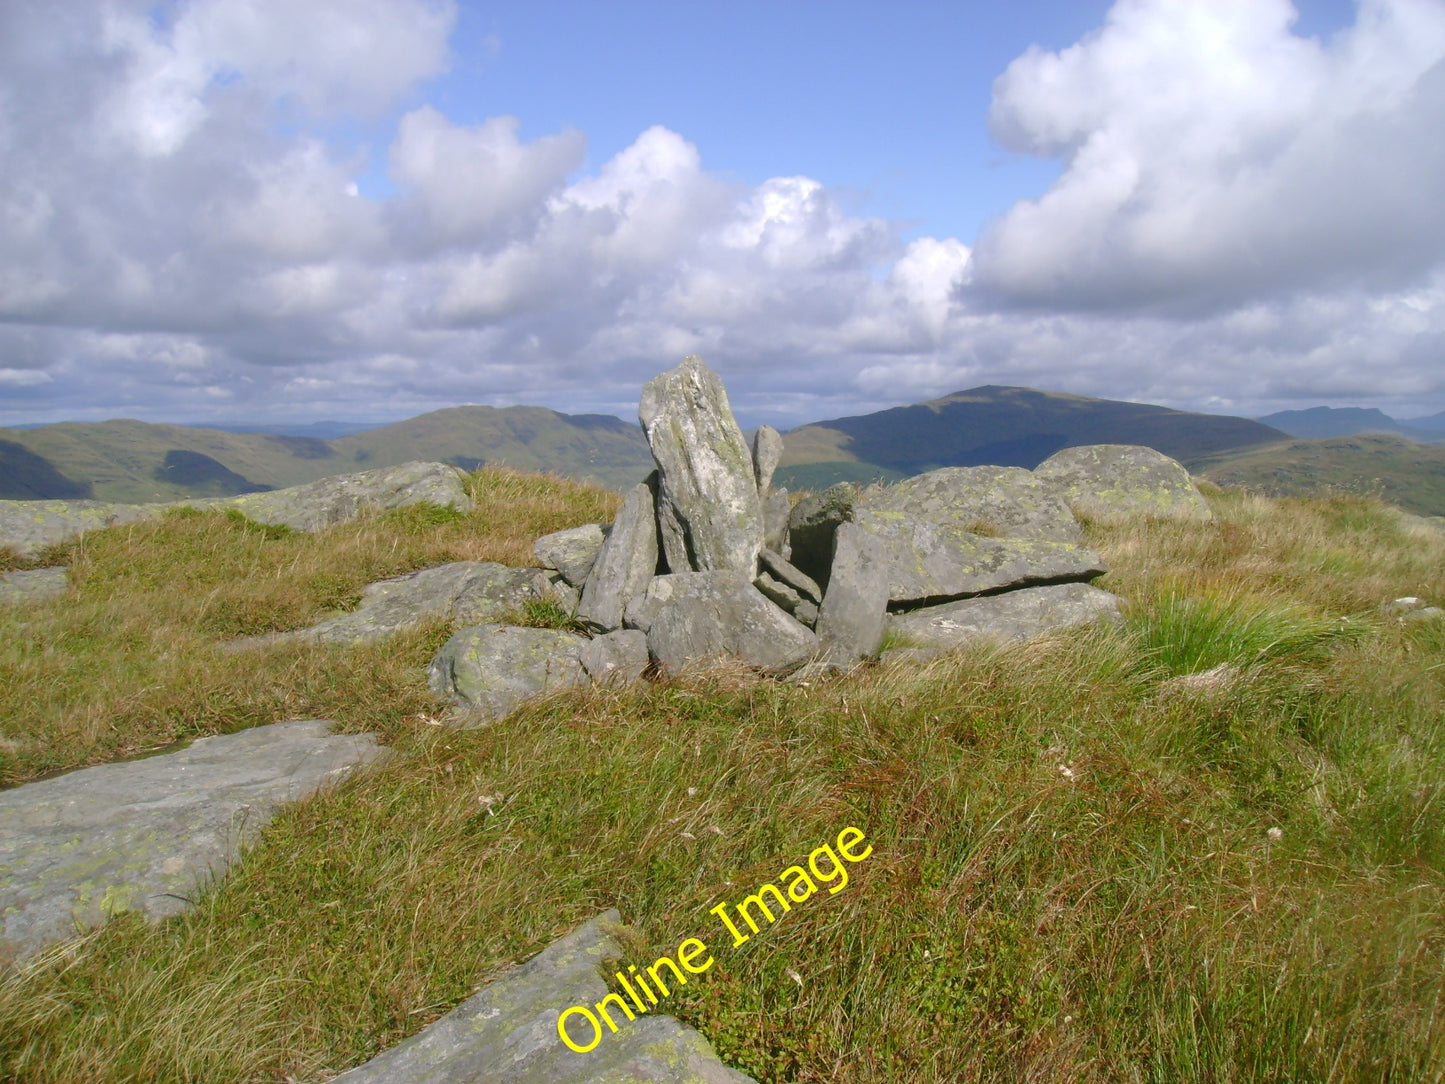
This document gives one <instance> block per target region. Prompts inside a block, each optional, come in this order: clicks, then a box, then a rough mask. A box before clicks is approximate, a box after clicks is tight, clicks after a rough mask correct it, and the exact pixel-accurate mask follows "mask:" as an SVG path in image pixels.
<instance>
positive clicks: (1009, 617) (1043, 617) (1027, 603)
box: [888, 583, 1119, 647]
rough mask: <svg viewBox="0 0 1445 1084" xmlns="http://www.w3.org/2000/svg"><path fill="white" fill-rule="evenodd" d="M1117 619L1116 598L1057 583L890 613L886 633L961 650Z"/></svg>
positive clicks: (909, 642) (1087, 586)
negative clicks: (979, 644)
mask: <svg viewBox="0 0 1445 1084" xmlns="http://www.w3.org/2000/svg"><path fill="white" fill-rule="evenodd" d="M1118 616H1119V599H1118V598H1117V597H1116V596H1114V595H1111V594H1110V593H1109V592H1108V591H1104V590H1101V589H1100V588H1097V587H1094V586H1091V585H1090V584H1087V583H1062V584H1051V585H1049V586H1046V587H1030V588H1025V589H1023V590H1020V591H1008V592H1005V593H1004V594H1001V595H989V596H986V597H984V598H970V599H963V600H962V601H959V602H949V603H945V604H944V605H942V606H928V607H925V608H923V609H921V610H912V611H910V612H908V613H901V614H893V615H892V616H890V617H889V618H888V631H889V632H890V633H892V634H893V635H894V636H895V637H897V638H898V639H900V640H902V641H904V642H905V643H906V644H907V645H908V646H914V647H962V646H964V645H966V644H972V643H976V642H978V641H981V640H1025V639H1030V638H1032V637H1035V636H1042V635H1043V634H1045V633H1048V632H1054V631H1057V630H1059V629H1066V628H1073V627H1074V626H1076V625H1086V624H1090V623H1092V622H1094V621H1099V620H1110V619H1117V618H1118Z"/></svg>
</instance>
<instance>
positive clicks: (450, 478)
mask: <svg viewBox="0 0 1445 1084" xmlns="http://www.w3.org/2000/svg"><path fill="white" fill-rule="evenodd" d="M421 502H427V503H430V504H439V505H447V506H450V507H452V508H455V509H457V510H458V511H462V512H469V511H471V508H472V500H471V498H470V497H468V496H467V491H466V489H465V488H464V487H463V485H462V472H461V471H459V470H458V469H457V468H456V467H452V466H448V465H447V464H446V463H420V462H412V463H403V464H401V465H400V466H397V467H382V468H380V469H378V470H367V471H360V472H358V473H356V474H338V475H336V476H335V477H332V478H322V479H320V480H318V481H315V482H308V483H306V484H305V485H300V486H289V487H287V488H286V489H273V490H271V491H270V492H268V493H247V494H244V495H242V496H240V497H224V498H216V499H212V500H200V501H197V500H191V501H182V502H180V503H181V504H187V505H190V506H191V507H193V508H235V509H238V510H239V511H240V512H242V513H244V514H245V515H246V516H248V517H249V518H251V519H253V520H255V521H256V522H257V523H272V524H283V525H285V526H287V527H291V528H294V529H295V530H298V531H319V530H321V529H322V528H325V527H330V526H333V525H335V524H337V523H345V522H347V521H348V520H352V519H355V518H356V517H357V516H359V515H360V514H361V513H362V512H364V511H367V510H374V511H386V510H387V509H391V508H400V507H402V506H404V505H408V504H418V503H421Z"/></svg>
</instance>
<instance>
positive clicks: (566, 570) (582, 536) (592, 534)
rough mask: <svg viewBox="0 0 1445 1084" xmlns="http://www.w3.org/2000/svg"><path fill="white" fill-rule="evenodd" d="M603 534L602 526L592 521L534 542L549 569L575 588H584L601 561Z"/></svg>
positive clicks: (539, 557) (535, 551)
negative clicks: (593, 569) (593, 568)
mask: <svg viewBox="0 0 1445 1084" xmlns="http://www.w3.org/2000/svg"><path fill="white" fill-rule="evenodd" d="M603 537H604V536H603V534H602V528H601V527H600V526H598V525H597V524H595V523H588V524H585V525H583V526H581V527H573V528H571V529H569V530H566V531H554V532H553V533H551V534H544V535H543V536H542V537H541V538H539V539H537V541H536V542H534V543H533V544H532V552H533V553H535V554H536V555H537V560H538V561H540V562H541V563H542V565H543V566H544V567H545V568H555V569H556V570H557V571H558V572H560V573H562V578H563V579H564V580H566V581H567V582H568V583H569V584H571V585H572V586H573V587H581V586H582V585H583V584H584V583H585V582H587V573H589V572H591V571H592V566H593V565H594V564H596V563H597V554H598V553H600V552H601V550H602V541H603Z"/></svg>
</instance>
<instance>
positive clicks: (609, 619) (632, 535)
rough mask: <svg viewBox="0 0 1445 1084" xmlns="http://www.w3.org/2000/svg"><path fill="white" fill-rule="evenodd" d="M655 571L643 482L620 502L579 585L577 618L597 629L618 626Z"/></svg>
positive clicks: (648, 496)
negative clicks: (581, 584)
mask: <svg viewBox="0 0 1445 1084" xmlns="http://www.w3.org/2000/svg"><path fill="white" fill-rule="evenodd" d="M656 571H657V521H656V518H655V517H654V515H653V500H652V489H651V487H650V486H648V485H646V484H645V483H643V484H639V485H636V486H633V487H632V490H631V492H629V493H628V494H627V496H626V497H625V498H624V499H623V501H622V507H621V508H620V509H619V510H618V512H617V519H616V521H615V522H613V524H612V530H611V531H610V532H608V535H607V538H606V540H605V541H604V542H603V543H602V549H601V550H600V551H599V552H598V554H597V561H596V563H595V564H593V566H592V571H591V573H590V574H589V575H588V577H587V584H586V586H585V587H583V588H582V601H581V602H580V603H578V605H577V619H578V620H579V621H583V622H585V623H586V624H587V625H589V626H591V627H592V628H594V629H598V630H601V631H608V630H611V629H616V628H621V627H622V618H623V615H624V614H625V613H626V610H627V604H628V603H629V602H631V601H632V600H633V599H634V598H636V597H637V596H638V595H640V594H642V592H643V591H644V590H646V588H647V584H648V581H649V580H651V579H652V576H653V574H654V573H655V572H656Z"/></svg>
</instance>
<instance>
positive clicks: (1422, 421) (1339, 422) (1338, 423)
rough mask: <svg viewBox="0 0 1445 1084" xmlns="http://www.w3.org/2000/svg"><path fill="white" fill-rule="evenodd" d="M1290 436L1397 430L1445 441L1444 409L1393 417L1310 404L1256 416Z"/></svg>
mask: <svg viewBox="0 0 1445 1084" xmlns="http://www.w3.org/2000/svg"><path fill="white" fill-rule="evenodd" d="M1259 420H1260V421H1261V422H1263V423H1264V424H1265V425H1271V426H1273V427H1274V428H1276V429H1279V430H1282V431H1283V432H1286V433H1288V434H1289V435H1290V436H1292V437H1310V438H1320V437H1350V436H1354V435H1355V434H1356V433H1398V434H1400V435H1401V436H1406V437H1409V438H1410V439H1412V440H1419V441H1424V442H1426V443H1432V444H1433V443H1437V442H1445V412H1441V413H1439V414H1432V415H1430V417H1428V418H1411V419H1410V420H1409V421H1407V422H1402V421H1397V420H1396V419H1394V418H1392V417H1390V416H1389V415H1388V414H1385V413H1384V412H1382V411H1379V410H1374V409H1365V408H1362V407H1326V406H1317V407H1310V408H1309V409H1308V410H1281V411H1280V412H1279V413H1277V414H1266V415H1265V416H1264V417H1263V418H1260V419H1259Z"/></svg>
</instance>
